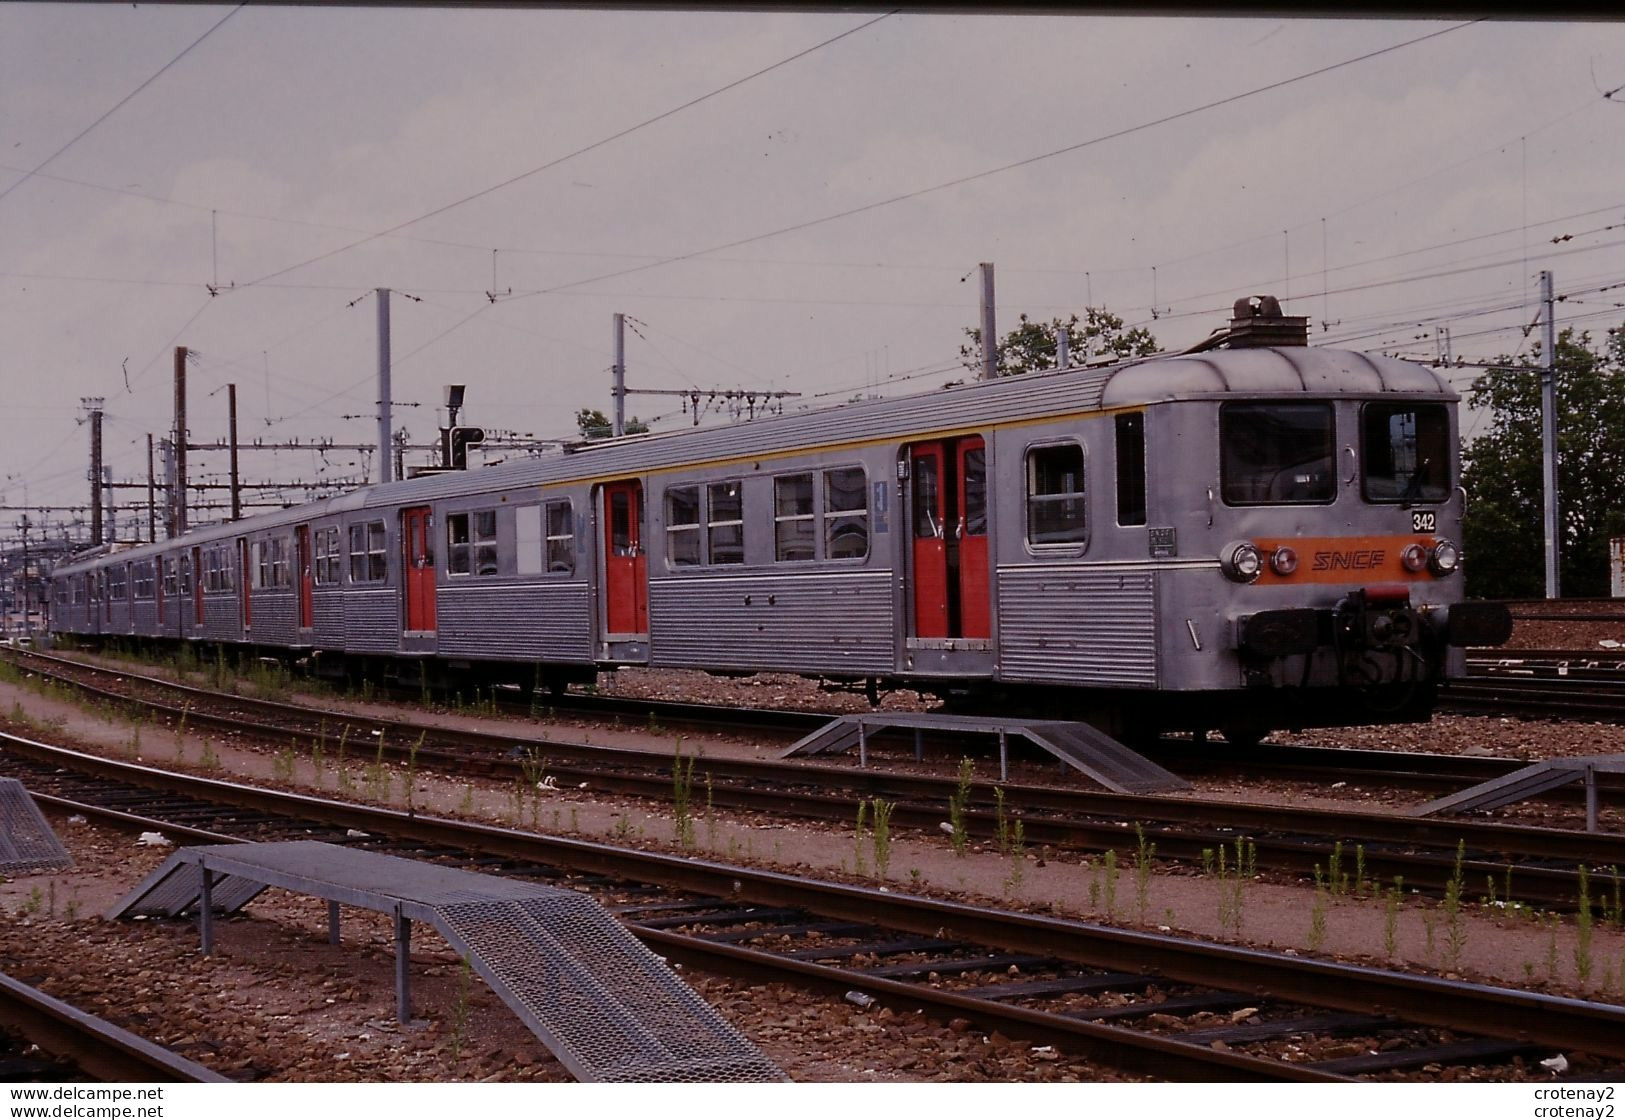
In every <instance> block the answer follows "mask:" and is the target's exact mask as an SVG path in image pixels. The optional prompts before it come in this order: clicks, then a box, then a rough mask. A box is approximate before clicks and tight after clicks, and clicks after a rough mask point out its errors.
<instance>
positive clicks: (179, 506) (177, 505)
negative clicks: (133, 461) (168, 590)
mask: <svg viewBox="0 0 1625 1120" xmlns="http://www.w3.org/2000/svg"><path fill="white" fill-rule="evenodd" d="M170 447H171V452H170V453H171V454H172V455H173V456H174V463H175V481H174V484H173V486H172V488H171V489H170V491H169V503H170V506H171V508H173V509H174V511H175V520H174V526H175V528H174V530H173V531H172V532H171V533H170V536H172V537H178V536H180V535H181V534H182V533H184V532H186V347H184V346H177V347H175V432H174V435H173V437H172V439H171V443H170Z"/></svg>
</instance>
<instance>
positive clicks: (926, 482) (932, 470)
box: [914, 454, 942, 540]
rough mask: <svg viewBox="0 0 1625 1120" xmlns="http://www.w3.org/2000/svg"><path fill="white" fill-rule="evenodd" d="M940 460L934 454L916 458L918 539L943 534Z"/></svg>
mask: <svg viewBox="0 0 1625 1120" xmlns="http://www.w3.org/2000/svg"><path fill="white" fill-rule="evenodd" d="M940 462H941V460H940V459H939V458H937V456H936V455H934V454H932V455H922V456H920V457H919V458H917V459H915V460H914V536H915V538H916V539H918V540H935V539H936V538H938V537H941V536H942V524H941V510H940V508H939V507H940V505H941V497H940V495H939V491H940V490H941V489H942V480H941V478H939V477H938V475H939V473H940V471H939V466H938V464H939V463H940Z"/></svg>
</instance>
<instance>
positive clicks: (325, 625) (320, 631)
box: [310, 588, 344, 649]
mask: <svg viewBox="0 0 1625 1120" xmlns="http://www.w3.org/2000/svg"><path fill="white" fill-rule="evenodd" d="M311 600H312V601H311V612H310V614H311V618H310V620H311V621H312V622H314V623H315V624H316V626H315V630H314V636H313V640H312V644H313V645H316V646H318V647H320V648H322V649H343V648H344V592H342V591H339V590H337V589H334V590H332V591H323V590H321V589H320V588H318V589H317V591H316V593H315V594H314V595H312V596H311Z"/></svg>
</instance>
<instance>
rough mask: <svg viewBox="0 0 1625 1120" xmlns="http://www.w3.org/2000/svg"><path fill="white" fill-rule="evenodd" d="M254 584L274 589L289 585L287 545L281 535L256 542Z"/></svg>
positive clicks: (257, 586)
mask: <svg viewBox="0 0 1625 1120" xmlns="http://www.w3.org/2000/svg"><path fill="white" fill-rule="evenodd" d="M254 557H255V565H254V586H255V587H256V588H260V589H262V590H264V589H274V588H278V587H287V586H288V555H287V547H286V545H284V543H283V540H282V538H281V537H271V538H270V539H268V540H263V541H255V542H254Z"/></svg>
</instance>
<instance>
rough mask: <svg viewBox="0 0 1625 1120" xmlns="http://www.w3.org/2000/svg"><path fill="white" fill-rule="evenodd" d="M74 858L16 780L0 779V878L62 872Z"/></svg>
mask: <svg viewBox="0 0 1625 1120" xmlns="http://www.w3.org/2000/svg"><path fill="white" fill-rule="evenodd" d="M72 866H73V857H72V856H70V855H69V854H68V849H67V848H64V847H63V846H62V841H60V840H58V839H57V838H56V833H55V832H54V831H53V830H52V829H51V824H50V822H49V821H47V820H46V819H45V814H44V813H42V812H40V808H39V806H38V805H36V804H35V803H34V799H33V797H31V796H30V795H29V793H28V790H27V788H25V787H24V786H23V784H22V783H21V782H19V781H18V780H17V779H16V778H0V874H7V875H11V874H15V873H16V872H19V871H61V870H65V869H66V868H69V867H72Z"/></svg>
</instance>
